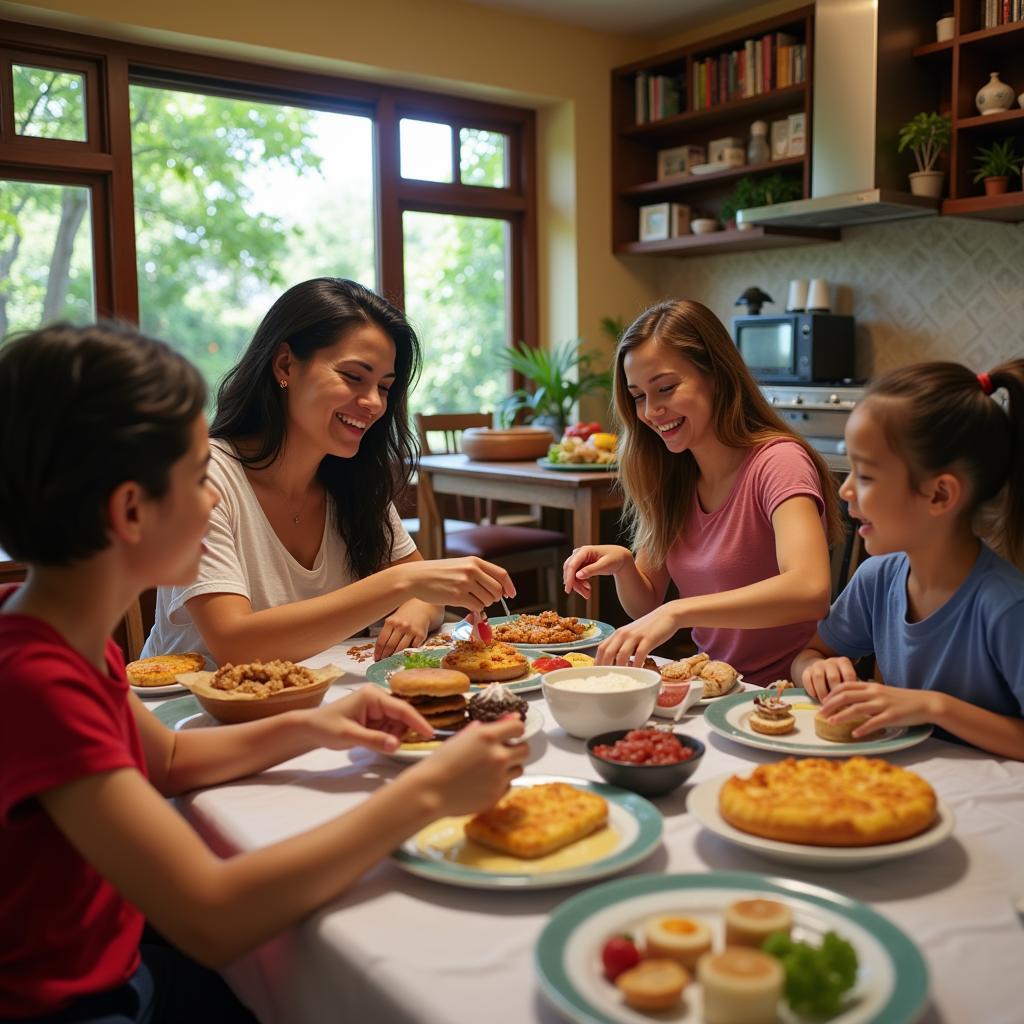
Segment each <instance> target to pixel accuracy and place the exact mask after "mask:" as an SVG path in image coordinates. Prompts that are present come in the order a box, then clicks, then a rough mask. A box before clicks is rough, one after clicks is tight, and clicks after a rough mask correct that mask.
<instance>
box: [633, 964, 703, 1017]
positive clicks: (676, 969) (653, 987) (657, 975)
mask: <svg viewBox="0 0 1024 1024" xmlns="http://www.w3.org/2000/svg"><path fill="white" fill-rule="evenodd" d="M689 983H690V975H689V974H688V973H687V972H686V970H685V969H684V968H683V967H682V966H681V965H680V964H678V963H676V961H675V960H642V961H641V962H640V963H638V964H637V965H636V967H631V968H630V969H629V970H628V971H623V972H622V974H620V975H619V976H618V977H617V978H616V979H615V984H616V985H617V986H618V988H619V990H620V991H621V992H622V995H623V997H624V998H625V1000H626V1003H627V1005H629V1006H632V1007H633V1009H634V1010H667V1009H668V1008H669V1007H671V1006H675V1004H676V1003H678V1002H679V998H680V996H682V994H683V989H684V988H686V986H687V985H688V984H689Z"/></svg>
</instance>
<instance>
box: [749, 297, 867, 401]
mask: <svg viewBox="0 0 1024 1024" xmlns="http://www.w3.org/2000/svg"><path fill="white" fill-rule="evenodd" d="M732 336H733V339H734V340H735V342H736V347H737V348H738V349H739V350H740V355H741V356H743V361H744V362H745V363H746V364H747V366H748V367H749V369H750V372H751V373H752V374H753V376H754V379H755V380H757V381H759V382H760V383H762V384H814V383H831V382H835V381H841V380H846V379H847V378H851V377H853V376H854V375H855V374H854V346H853V336H854V329H853V317H852V316H846V315H844V314H841V313H780V314H778V315H767V316H763V315H758V316H737V317H733V321H732Z"/></svg>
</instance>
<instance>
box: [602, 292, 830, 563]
mask: <svg viewBox="0 0 1024 1024" xmlns="http://www.w3.org/2000/svg"><path fill="white" fill-rule="evenodd" d="M651 339H654V340H656V341H657V342H658V344H660V345H664V346H665V347H666V348H668V349H671V350H673V351H675V352H678V353H679V355H681V356H685V358H687V359H689V360H690V362H691V363H693V365H694V366H696V367H697V369H698V370H699V371H700V372H701V374H702V375H703V376H704V378H705V380H707V382H708V386H709V387H710V388H711V390H712V395H713V403H712V426H713V429H714V431H715V437H717V438H718V440H719V441H721V443H722V444H726V445H729V446H730V447H733V448H756V447H757V446H759V445H762V444H764V443H765V442H766V441H771V440H774V439H776V438H785V439H786V440H787V441H795V442H796V443H797V444H799V445H800V446H801V447H802V448H803V449H804V451H806V452H807V454H808V456H810V459H811V461H812V462H813V463H814V467H815V469H817V471H818V477H819V479H820V481H821V496H822V499H823V501H824V502H825V526H826V534H827V537H828V542H829V544H834V543H836V542H837V541H838V540H839V539H840V538H841V537H842V532H843V528H842V523H841V520H840V516H839V500H838V498H837V496H836V486H835V483H834V482H833V480H832V474H831V473H830V472H829V469H828V466H827V465H826V464H825V460H824V459H823V458H822V457H821V456H820V455H819V454H818V453H817V452H816V451H815V450H814V449H813V448H812V447H811V446H810V445H809V444H808V443H807V441H806V440H805V439H804V438H802V437H801V436H800V435H799V434H797V433H796V432H795V431H793V430H791V429H790V428H789V427H788V426H787V425H786V424H785V423H784V422H783V421H782V419H780V417H779V416H778V414H777V413H776V412H775V411H774V410H773V409H772V407H771V406H770V405H769V404H768V402H767V401H766V400H765V397H764V395H762V394H761V390H760V389H759V388H758V386H757V383H756V382H755V381H754V378H753V377H752V376H751V375H750V371H749V370H748V369H747V365H746V363H744V362H743V358H742V356H740V354H739V350H738V349H737V348H736V346H735V345H734V344H733V342H732V339H731V338H730V337H729V333H728V331H726V329H725V327H723V326H722V322H721V320H719V319H718V317H716V316H715V314H714V313H712V312H711V310H710V309H708V308H707V306H702V305H701V304H700V303H699V302H689V301H686V300H682V299H681V300H678V301H666V302H660V303H658V304H657V305H656V306H652V307H651V308H650V309H648V310H646V311H645V312H643V313H641V314H640V316H638V317H637V318H636V320H634V321H633V323H632V324H630V326H629V327H628V328H626V331H625V332H624V333H623V335H622V337H621V339H620V340H619V345H618V348H617V349H616V351H615V378H614V395H615V411H616V413H617V415H618V419H619V422H620V424H621V433H622V435H623V439H622V444H621V452H622V454H621V456H620V459H619V482H620V484H621V486H622V489H623V491H624V492H625V494H626V508H625V513H624V514H625V520H626V524H627V526H628V528H629V530H630V534H631V536H632V543H633V546H634V550H644V551H646V552H647V554H648V556H649V557H650V558H651V560H652V561H653V562H654V564H655V565H661V564H663V563H664V561H665V557H666V556H667V554H668V551H669V549H670V548H671V547H672V545H673V543H674V542H675V540H676V538H677V537H678V536H679V534H680V533H681V532H682V530H683V529H684V528H685V527H686V523H687V519H688V517H689V515H690V511H691V509H692V507H693V495H694V492H695V490H696V487H697V475H698V470H697V461H696V459H694V457H693V453H692V452H690V451H686V452H683V453H682V454H675V453H673V452H670V451H669V450H668V449H667V448H666V447H665V445H664V443H663V442H662V441H661V440H660V439H659V438H658V437H657V435H656V434H655V433H654V431H652V430H650V429H649V428H647V427H646V426H644V424H643V423H641V422H640V418H639V416H638V415H637V411H636V402H634V400H633V397H632V395H630V393H629V391H628V390H627V388H626V368H625V360H626V354H627V353H628V352H631V351H632V350H633V349H635V348H637V347H638V346H640V345H642V344H643V343H644V342H646V341H650V340H651Z"/></svg>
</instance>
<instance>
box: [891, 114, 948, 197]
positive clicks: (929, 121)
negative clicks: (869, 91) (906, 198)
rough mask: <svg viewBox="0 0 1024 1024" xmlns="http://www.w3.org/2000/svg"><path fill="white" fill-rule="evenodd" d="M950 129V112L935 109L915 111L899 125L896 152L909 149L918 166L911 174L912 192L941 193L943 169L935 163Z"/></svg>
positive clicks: (946, 141) (945, 142)
mask: <svg viewBox="0 0 1024 1024" xmlns="http://www.w3.org/2000/svg"><path fill="white" fill-rule="evenodd" d="M951 132H952V122H951V120H950V118H949V115H948V114H937V113H935V112H934V111H932V112H930V113H925V112H924V111H922V112H921V113H920V114H915V115H914V116H913V117H912V118H911V119H910V120H909V121H908V122H907V123H906V124H905V125H904V126H903V127H902V128H901V129H900V134H899V145H898V149H899V152H900V153H902V152H903V151H904V150H905V149H909V150H910V151H911V152H912V153H913V154H914V161H915V162H916V164H917V170H916V171H914V172H913V173H912V174H911V175H910V191H911V192H913V194H914V195H915V196H930V197H931V198H932V199H938V198H940V197H941V195H942V179H943V177H944V176H945V172H943V171H937V170H936V169H935V165H936V164H937V163H938V161H939V157H940V156H942V154H943V153H944V152H945V150H946V148H947V147H948V146H949V137H950V133H951Z"/></svg>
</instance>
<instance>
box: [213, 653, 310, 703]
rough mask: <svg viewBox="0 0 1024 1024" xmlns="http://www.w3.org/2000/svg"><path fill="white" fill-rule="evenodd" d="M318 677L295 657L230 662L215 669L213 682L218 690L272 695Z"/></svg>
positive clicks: (256, 695)
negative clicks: (243, 662)
mask: <svg viewBox="0 0 1024 1024" xmlns="http://www.w3.org/2000/svg"><path fill="white" fill-rule="evenodd" d="M315 682H316V677H315V676H314V675H313V673H312V672H310V671H309V669H308V668H305V667H304V666H302V665H296V664H295V663H294V662H291V661H253V662H250V663H249V664H248V665H232V664H231V662H227V663H226V664H224V665H222V666H221V667H220V668H219V669H217V671H216V672H215V673H214V676H213V678H212V679H211V680H210V685H211V686H212V687H213V688H214V689H216V690H226V691H231V692H233V693H251V694H252V695H253V696H254V697H269V696H270V695H271V694H272V693H279V692H280V691H281V690H287V689H289V688H298V687H302V686H312V685H313V683H315Z"/></svg>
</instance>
